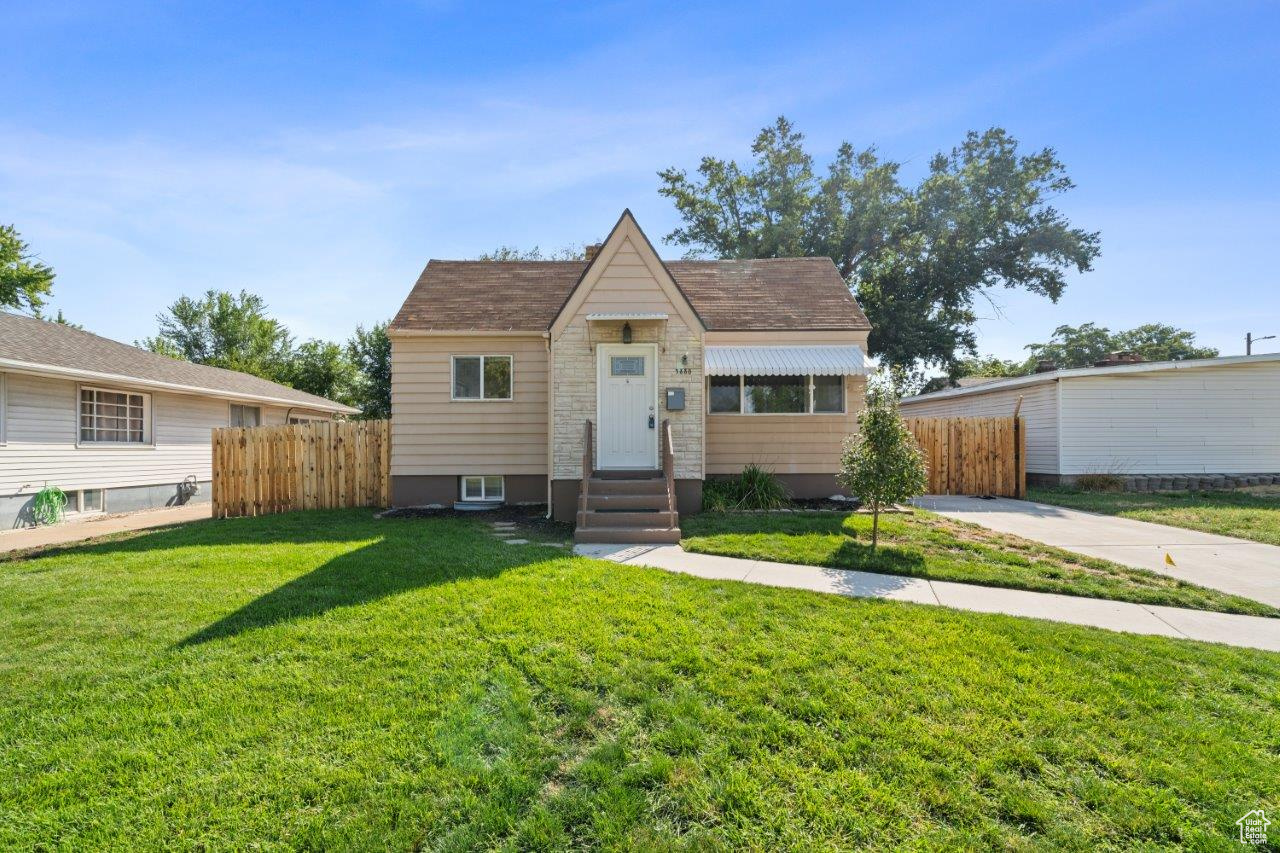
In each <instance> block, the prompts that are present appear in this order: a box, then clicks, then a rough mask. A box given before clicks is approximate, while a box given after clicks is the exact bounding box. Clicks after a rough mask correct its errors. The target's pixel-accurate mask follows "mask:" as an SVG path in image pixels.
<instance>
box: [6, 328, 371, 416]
mask: <svg viewBox="0 0 1280 853" xmlns="http://www.w3.org/2000/svg"><path fill="white" fill-rule="evenodd" d="M6 359H7V360H10V361H13V362H21V363H22V364H23V365H30V366H31V369H33V370H37V369H39V366H46V367H52V368H59V369H60V370H62V371H69V372H70V373H71V374H111V375H114V376H121V377H127V378H130V379H137V380H141V381H143V382H145V383H163V384H165V385H170V386H181V387H183V388H186V389H191V390H197V391H202V392H206V393H208V394H210V395H211V396H230V397H240V398H252V399H258V400H263V401H267V400H273V401H281V402H283V403H284V405H298V406H306V407H307V408H309V409H319V410H322V411H329V412H348V413H355V412H356V411H357V410H356V409H353V408H351V407H350V406H344V405H343V404H342V403H335V402H334V401H333V400H326V399H325V398H324V397H317V396H316V395H314V394H308V393H306V392H304V391H298V390H296V389H293V388H290V387H288V386H287V385H281V384H279V383H277V382H272V381H270V380H269V379H262V378H260V377H258V376H250V375H249V374H247V373H240V372H238V371H235V370H223V369H222V368H220V367H209V366H207V365H203V364H192V363H191V362H189V361H178V360H177V359H172V358H167V357H166V356H163V355H156V354H155V353H153V352H147V351H146V350H143V349H138V348H137V347H131V346H129V345H128V344H122V343H120V342H119V341H113V340H111V339H110V338H104V337H100V336H98V335H95V334H92V333H90V332H85V331H82V330H80V329H75V328H72V327H71V326H64V325H62V324H61V323H49V322H46V321H44V320H35V319H32V318H31V317H23V316H21V315H19V314H7V313H4V312H0V360H6ZM4 369H5V366H4V365H3V364H0V371H2V370H4Z"/></svg>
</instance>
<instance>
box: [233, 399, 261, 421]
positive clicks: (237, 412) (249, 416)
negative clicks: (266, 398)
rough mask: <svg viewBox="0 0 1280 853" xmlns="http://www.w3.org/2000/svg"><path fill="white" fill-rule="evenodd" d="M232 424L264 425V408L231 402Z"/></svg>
mask: <svg viewBox="0 0 1280 853" xmlns="http://www.w3.org/2000/svg"><path fill="white" fill-rule="evenodd" d="M231 425H232V426H233V427H256V426H262V408H261V407H260V406H242V405H240V404H239V403H232V404H231Z"/></svg>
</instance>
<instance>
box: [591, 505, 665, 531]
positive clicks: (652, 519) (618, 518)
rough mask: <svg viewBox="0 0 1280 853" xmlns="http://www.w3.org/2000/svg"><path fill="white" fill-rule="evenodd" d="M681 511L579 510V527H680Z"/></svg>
mask: <svg viewBox="0 0 1280 853" xmlns="http://www.w3.org/2000/svg"><path fill="white" fill-rule="evenodd" d="M679 526H680V515H679V513H675V512H671V511H669V510H665V509H664V510H661V511H658V512H653V511H650V512H645V511H643V510H642V511H637V512H625V511H624V512H583V511H579V512H578V527H579V529H581V528H584V527H585V528H587V529H588V530H590V529H591V528H593V527H679Z"/></svg>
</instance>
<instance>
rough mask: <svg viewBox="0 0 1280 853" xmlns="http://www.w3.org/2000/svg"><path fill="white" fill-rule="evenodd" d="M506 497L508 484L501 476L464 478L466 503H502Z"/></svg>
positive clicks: (463, 491) (463, 496)
mask: <svg viewBox="0 0 1280 853" xmlns="http://www.w3.org/2000/svg"><path fill="white" fill-rule="evenodd" d="M505 496H506V483H505V482H503V479H502V477H501V476H494V475H488V476H466V477H463V478H462V499H463V500H464V501H501V500H504V499H505Z"/></svg>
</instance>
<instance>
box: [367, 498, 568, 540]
mask: <svg viewBox="0 0 1280 853" xmlns="http://www.w3.org/2000/svg"><path fill="white" fill-rule="evenodd" d="M378 518H464V519H469V520H472V521H484V522H494V521H510V522H514V523H515V525H516V527H518V528H520V529H522V530H525V531H528V532H529V533H538V534H541V535H543V536H546V537H551V538H556V539H568V538H569V537H571V536H572V535H573V525H572V524H569V523H567V522H563V521H552V520H551V519H549V518H547V505H546V504H523V505H519V506H500V507H495V508H494V509H485V510H459V509H454V508H453V507H419V506H408V507H399V508H397V509H390V510H387V511H386V512H382V513H379V514H378Z"/></svg>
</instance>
